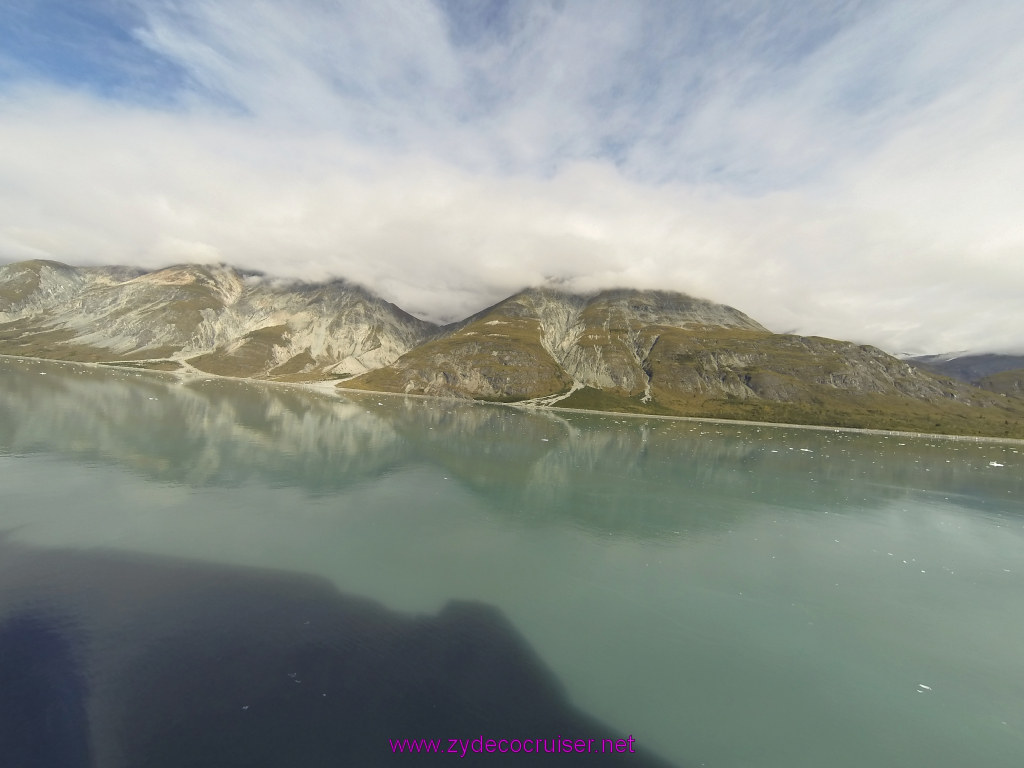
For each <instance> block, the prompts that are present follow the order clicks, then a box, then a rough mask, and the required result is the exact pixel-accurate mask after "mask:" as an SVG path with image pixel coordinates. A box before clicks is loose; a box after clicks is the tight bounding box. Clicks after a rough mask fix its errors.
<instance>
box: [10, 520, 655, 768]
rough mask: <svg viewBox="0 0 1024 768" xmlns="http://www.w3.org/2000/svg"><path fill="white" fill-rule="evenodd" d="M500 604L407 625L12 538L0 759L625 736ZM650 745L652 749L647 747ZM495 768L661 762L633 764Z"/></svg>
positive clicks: (148, 764)
mask: <svg viewBox="0 0 1024 768" xmlns="http://www.w3.org/2000/svg"><path fill="white" fill-rule="evenodd" d="M616 725H617V726H620V727H621V730H617V729H615V728H612V727H610V726H607V725H605V724H602V723H600V722H598V721H596V720H595V719H593V718H591V717H589V716H587V715H586V714H584V713H582V712H580V711H579V710H577V709H575V708H574V707H572V706H571V705H570V704H569V702H568V700H567V698H566V696H565V694H564V692H563V690H562V688H561V686H560V684H559V682H558V681H557V679H556V678H555V677H554V676H553V675H552V674H551V672H550V671H549V670H547V669H546V667H545V666H544V664H543V662H542V661H541V659H540V658H539V657H538V656H537V655H536V654H535V653H534V652H533V650H532V649H531V648H530V647H529V645H528V644H527V643H526V642H525V640H524V639H523V638H522V637H521V636H520V635H519V634H518V633H517V632H516V630H515V628H514V627H513V626H512V625H511V624H510V623H509V621H508V620H507V619H506V618H505V617H504V616H503V615H502V614H501V613H500V612H499V611H497V610H496V609H494V608H492V607H490V606H487V605H482V604H476V603H467V602H453V603H450V604H448V605H447V606H445V607H444V608H443V609H442V610H441V611H440V612H439V613H438V614H437V615H434V616H408V615H403V614H399V613H396V612H393V611H389V610H387V609H386V608H384V607H382V606H381V605H379V604H376V603H373V602H371V601H368V600H364V599H361V598H357V597H353V596H349V595H345V594H342V593H340V592H338V590H337V589H335V588H334V586H333V585H332V584H330V583H328V582H326V581H323V580H320V579H316V578H313V577H307V576H302V575H296V574H289V573H282V572H276V571H263V570H256V569H243V568H233V567H223V566H215V565H208V564H201V563H194V562H190V561H179V560H172V559H166V558H152V557H137V556H127V555H121V554H115V553H110V552H99V553H97V552H78V551H70V550H41V549H34V548H29V547H23V546H20V545H15V544H12V543H10V542H5V541H3V540H0V765H3V766H18V768H22V767H23V766H24V767H25V768H28V767H31V768H86V767H87V766H88V767H89V768H122V767H123V768H129V767H131V768H137V767H145V768H164V767H166V768H172V767H173V768H186V767H188V766H196V767H200V766H210V767H211V768H214V767H216V768H234V767H237V768H242V767H243V766H245V767H246V768H260V767H262V766H266V767H267V768H270V767H271V766H273V767H274V768H282V767H287V766H325V767H326V766H330V767H331V768H337V767H338V766H388V765H420V764H434V763H439V762H450V761H452V760H458V759H461V758H459V757H458V756H457V755H455V754H443V755H428V754H422V753H421V754H417V755H408V754H401V755H395V754H392V750H391V748H390V747H389V744H388V740H389V739H403V738H407V739H423V738H430V739H443V740H444V742H443V745H444V748H445V749H448V747H449V742H448V739H450V738H460V739H474V738H476V737H478V736H481V735H482V736H483V737H484V738H485V739H490V738H493V739H501V738H507V739H513V738H519V739H526V738H529V739H553V738H555V737H556V736H560V737H561V738H563V739H565V738H571V739H591V738H592V739H595V742H594V744H595V748H599V746H598V745H600V743H601V740H602V739H605V738H613V739H622V738H625V737H626V736H628V734H629V730H630V728H631V727H635V726H636V724H630V723H622V724H616ZM638 746H639V747H642V745H638ZM466 760H467V764H468V763H476V764H483V765H504V764H509V765H511V764H524V761H525V764H528V765H556V764H557V765H560V766H568V765H590V764H598V765H629V766H637V767H638V768H639V767H641V766H644V767H645V766H651V767H653V766H666V765H668V764H667V763H665V762H663V761H661V760H659V759H657V758H655V757H653V756H651V755H650V754H646V753H644V752H643V751H638V752H637V753H634V754H629V753H625V754H615V755H608V754H575V755H566V754H554V755H544V754H540V755H532V754H531V755H524V754H508V755H502V754H500V753H493V754H473V753H472V752H471V753H470V754H469V755H467V757H466Z"/></svg>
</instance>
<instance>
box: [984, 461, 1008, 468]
mask: <svg viewBox="0 0 1024 768" xmlns="http://www.w3.org/2000/svg"><path fill="white" fill-rule="evenodd" d="M988 465H989V466H990V467H1002V466H1005V465H1003V464H1000V463H999V462H998V461H990V462H989V463H988Z"/></svg>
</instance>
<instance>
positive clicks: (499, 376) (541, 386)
mask: <svg viewBox="0 0 1024 768" xmlns="http://www.w3.org/2000/svg"><path fill="white" fill-rule="evenodd" d="M541 336H542V334H541V324H540V320H539V319H538V318H537V317H530V316H526V315H524V313H523V312H522V311H521V307H520V305H519V303H518V302H517V301H516V300H515V298H513V299H509V300H507V301H505V302H502V303H501V304H498V305H496V306H495V307H492V308H491V309H489V310H485V311H484V312H482V313H481V314H479V315H477V316H475V317H474V318H471V319H470V320H469V321H467V322H466V323H465V324H462V325H460V326H457V327H456V328H455V329H452V330H449V331H448V332H447V333H445V334H443V335H441V336H440V337H439V338H435V339H433V340H431V341H428V342H426V343H424V344H421V345H420V346H418V347H416V348H414V349H412V350H411V351H409V352H407V353H406V354H405V355H403V356H402V357H400V358H399V359H398V360H397V361H395V362H394V363H393V364H392V365H390V366H387V367H385V368H381V369H378V370H376V371H371V372H369V373H366V374H364V375H362V376H358V377H356V378H354V379H352V380H351V381H346V382H344V383H343V384H341V385H339V386H344V387H346V388H352V389H369V390H382V391H385V392H403V393H406V394H421V395H458V396H462V397H470V398H473V399H476V400H487V401H493V402H517V401H521V400H527V399H530V398H535V397H542V396H544V395H549V394H559V393H563V392H568V391H569V388H570V387H571V386H572V378H571V377H570V376H569V375H568V374H567V373H566V372H565V371H564V370H563V369H562V367H561V366H560V365H559V364H558V362H557V361H556V360H555V359H554V358H552V356H551V354H550V353H549V352H548V351H547V350H546V349H545V348H544V345H543V344H542V341H541Z"/></svg>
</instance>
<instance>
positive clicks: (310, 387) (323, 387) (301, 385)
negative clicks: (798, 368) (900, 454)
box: [0, 353, 1024, 445]
mask: <svg viewBox="0 0 1024 768" xmlns="http://www.w3.org/2000/svg"><path fill="white" fill-rule="evenodd" d="M0 359H2V360H31V361H34V362H41V363H55V364H64V365H79V366H85V367H88V368H96V369H100V370H104V369H107V370H118V371H132V372H134V373H139V374H158V375H167V376H171V377H173V378H175V379H178V380H180V381H194V380H196V379H222V380H224V381H235V382H245V383H255V384H269V385H273V386H279V387H293V388H296V389H301V390H304V391H306V392H313V393H317V394H321V395H332V394H333V395H334V396H335V397H343V395H342V393H353V394H363V395H384V396H387V397H402V398H415V399H419V400H436V401H438V402H447V403H460V404H466V405H470V404H471V405H491V406H495V405H496V406H501V407H505V408H512V409H514V410H517V411H520V412H526V413H545V412H555V413H586V414H591V415H595V416H615V417H618V418H629V419H659V420H661V421H686V422H702V423H706V424H724V425H741V426H748V427H773V428H778V429H810V430H815V431H819V432H848V433H851V434H858V435H880V436H883V437H908V438H934V439H938V440H950V441H953V442H957V441H959V442H970V443H997V444H1006V445H1024V439H1021V438H1016V437H993V436H988V435H952V434H944V433H940V432H909V431H904V430H897V429H870V428H865V427H835V426H825V425H820V424H792V423H789V422H777V421H748V420H745V419H717V418H713V417H706V416H668V415H664V414H656V413H625V412H622V411H599V410H594V409H590V408H566V407H564V406H558V405H532V404H525V405H524V404H521V403H498V402H491V401H486V400H473V399H472V398H462V397H455V396H444V395H420V394H413V393H404V392H386V391H382V390H374V389H355V388H351V389H350V388H347V387H345V386H344V385H343V384H342V383H341V382H333V381H273V380H269V379H254V378H251V377H247V376H223V375H221V374H217V373H206V372H204V371H199V370H198V369H193V370H179V371H160V370H155V369H151V368H140V367H136V366H133V365H118V364H114V363H89V362H83V361H78V360H60V359H54V358H49V357H32V356H29V355H8V354H3V353H0Z"/></svg>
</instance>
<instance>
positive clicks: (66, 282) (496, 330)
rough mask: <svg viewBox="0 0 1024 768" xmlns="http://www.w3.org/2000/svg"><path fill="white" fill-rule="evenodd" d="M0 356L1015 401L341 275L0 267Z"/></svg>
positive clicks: (468, 380) (654, 396)
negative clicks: (430, 300) (424, 296)
mask: <svg viewBox="0 0 1024 768" xmlns="http://www.w3.org/2000/svg"><path fill="white" fill-rule="evenodd" d="M0 353H6V354H14V355H25V356H35V357H44V358H47V357H48V358H54V359H64V360H79V361H85V362H102V363H111V364H121V365H131V366H135V367H141V368H157V369H161V370H178V371H181V372H192V373H207V374H209V373H213V374H217V375H227V376H237V377H246V378H258V379H267V380H277V381H331V380H334V381H337V382H338V386H340V387H343V388H349V389H363V390H374V391H387V392H396V393H405V394H421V395H435V396H455V397H463V398H468V399H475V400H485V401H498V402H526V403H530V404H535V405H539V406H544V405H555V404H557V405H559V406H562V407H569V408H586V409H595V410H611V411H621V412H633V413H650V414H659V415H678V416H705V417H713V418H733V419H744V420H753V421H769V422H789V423H806V424H818V425H834V426H848V427H867V428H872V427H874V428H883V429H903V430H908V431H918V432H929V431H930V432H949V433H955V434H989V435H993V436H1006V437H1024V397H1022V396H1021V395H1020V393H1019V392H1018V390H1016V389H1014V386H1017V387H1019V382H1016V384H1015V383H1014V382H1015V381H1016V380H1014V381H1010V382H1009V383H1008V384H1007V386H1006V388H1005V391H1001V390H999V389H998V388H996V387H995V386H991V387H989V389H985V388H982V387H979V386H975V385H974V384H972V383H966V382H963V381H958V380H956V379H955V378H952V377H948V376H945V375H942V374H941V372H938V373H937V372H935V371H931V370H928V369H927V368H925V367H923V366H921V365H917V364H914V361H906V360H899V359H897V358H895V357H893V356H892V355H889V354H887V353H885V352H884V351H882V350H880V349H878V348H876V347H872V346H870V345H861V344H855V343H853V342H847V341H840V340H834V339H826V338H823V337H817V336H800V335H795V334H776V333H772V332H771V331H769V330H768V329H766V328H765V327H764V326H762V325H761V324H759V323H758V322H757V321H756V320H754V319H752V318H750V317H749V316H747V315H745V314H744V313H742V312H741V311H739V310H737V309H735V308H733V307H728V306H726V305H722V304H716V303H714V302H711V301H707V300H705V299H700V298H696V297H692V296H688V295H686V294H682V293H676V292H671V291H656V290H653V291H644V290H638V289H628V288H618V289H609V290H603V291H595V292H591V293H588V294H574V293H569V292H566V291H563V290H559V289H556V288H550V287H533V288H526V289H523V290H521V291H519V292H517V293H515V294H513V295H512V296H509V297H507V298H505V299H503V300H502V301H499V302H497V303H496V304H493V305H492V306H490V307H487V308H485V309H483V310H481V311H480V312H477V313H475V314H473V315H471V316H470V317H468V318H465V319H464V320H461V321H458V322H455V323H449V324H447V325H444V326H439V325H435V324H433V323H429V322H427V321H424V320H420V319H417V318H415V317H413V316H412V315H410V314H409V313H407V312H405V311H404V310H402V309H401V308H400V307H398V306H396V305H394V304H392V303H390V302H387V301H385V300H384V299H382V298H380V297H379V296H377V295H376V294H374V293H372V292H371V291H369V290H367V289H365V288H363V287H361V286H358V285H356V284H353V283H350V282H348V281H346V280H341V279H339V280H334V281H330V282H326V283H304V282H301V281H287V280H280V279H275V278H269V277H267V276H265V275H262V274H260V273H254V272H245V271H242V270H238V269H235V268H233V267H230V266H228V265H213V266H209V265H190V264H185V265H175V266H171V267H166V268H164V269H159V270H153V271H149V272H147V271H144V270H137V269H134V268H130V267H82V268H76V267H70V266H68V265H65V264H60V263H58V262H47V261H33V262H18V263H15V264H8V265H3V266H0Z"/></svg>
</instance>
